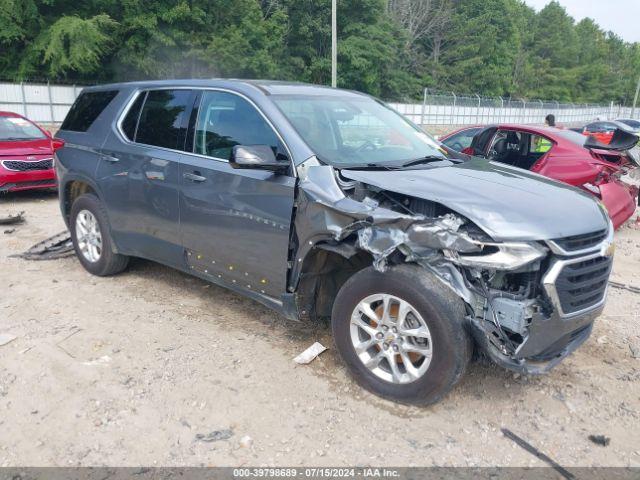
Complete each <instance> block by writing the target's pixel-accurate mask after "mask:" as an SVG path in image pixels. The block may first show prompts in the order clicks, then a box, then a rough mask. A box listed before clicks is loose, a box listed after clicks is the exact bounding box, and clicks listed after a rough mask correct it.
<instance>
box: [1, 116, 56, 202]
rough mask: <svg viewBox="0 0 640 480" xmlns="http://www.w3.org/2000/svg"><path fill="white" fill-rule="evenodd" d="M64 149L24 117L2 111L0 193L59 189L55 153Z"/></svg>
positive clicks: (47, 133)
mask: <svg viewBox="0 0 640 480" xmlns="http://www.w3.org/2000/svg"><path fill="white" fill-rule="evenodd" d="M63 146H64V141H62V140H59V139H54V138H52V137H51V134H50V133H49V132H47V131H46V130H44V129H42V128H40V127H39V126H38V125H36V124H35V123H33V122H32V121H30V120H28V119H26V118H24V117H23V116H22V115H18V114H17V113H11V112H0V192H14V191H17V190H31V189H36V188H55V187H56V174H55V171H54V169H53V154H54V152H55V151H56V150H58V149H60V148H62V147H63Z"/></svg>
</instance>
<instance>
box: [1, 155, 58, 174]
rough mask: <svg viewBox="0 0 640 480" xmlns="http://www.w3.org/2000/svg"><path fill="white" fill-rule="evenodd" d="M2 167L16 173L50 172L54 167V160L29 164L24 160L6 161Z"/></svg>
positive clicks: (49, 159)
mask: <svg viewBox="0 0 640 480" xmlns="http://www.w3.org/2000/svg"><path fill="white" fill-rule="evenodd" d="M2 166H3V167H4V168H6V169H7V170H13V171H16V172H28V171H31V170H49V169H51V168H52V167H53V159H51V158H47V159H45V160H38V161H35V162H27V161H23V160H5V161H4V162H2Z"/></svg>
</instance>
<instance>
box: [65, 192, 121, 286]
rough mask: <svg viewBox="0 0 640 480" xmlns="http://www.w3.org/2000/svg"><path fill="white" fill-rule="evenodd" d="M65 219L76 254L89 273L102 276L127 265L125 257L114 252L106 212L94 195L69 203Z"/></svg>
mask: <svg viewBox="0 0 640 480" xmlns="http://www.w3.org/2000/svg"><path fill="white" fill-rule="evenodd" d="M69 220H70V221H69V226H70V230H71V240H72V241H73V247H74V249H75V251H76V255H77V256H78V260H80V263H81V264H82V266H83V267H84V268H85V269H86V270H87V271H88V272H89V273H92V274H93V275H98V276H100V277H104V276H108V275H114V274H116V273H120V272H121V271H123V270H124V269H125V268H127V265H128V263H129V257H128V256H126V255H120V254H117V253H114V251H113V245H112V244H111V237H110V235H109V224H108V222H107V213H106V212H105V209H104V207H103V205H102V203H100V200H99V199H98V198H97V197H96V196H95V195H92V194H90V193H87V194H84V195H80V196H79V197H78V198H77V199H76V200H75V201H74V202H73V205H72V206H71V215H70V218H69Z"/></svg>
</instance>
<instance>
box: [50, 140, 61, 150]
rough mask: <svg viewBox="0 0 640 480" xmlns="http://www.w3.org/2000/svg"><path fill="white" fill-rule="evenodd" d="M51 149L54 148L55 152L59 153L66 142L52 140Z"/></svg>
mask: <svg viewBox="0 0 640 480" xmlns="http://www.w3.org/2000/svg"><path fill="white" fill-rule="evenodd" d="M51 147H52V148H53V151H54V152H57V151H58V150H60V149H61V148H62V147H64V140H62V139H61V138H54V139H52V140H51Z"/></svg>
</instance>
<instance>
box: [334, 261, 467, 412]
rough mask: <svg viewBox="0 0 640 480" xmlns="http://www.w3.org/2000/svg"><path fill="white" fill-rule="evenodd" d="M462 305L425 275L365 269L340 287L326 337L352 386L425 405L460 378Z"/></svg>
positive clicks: (406, 269) (463, 363) (403, 269)
mask: <svg viewBox="0 0 640 480" xmlns="http://www.w3.org/2000/svg"><path fill="white" fill-rule="evenodd" d="M464 317H465V308H464V303H463V301H462V300H461V299H460V298H459V297H458V296H457V295H456V294H455V293H454V292H453V291H451V290H450V289H449V288H448V287H446V286H445V285H444V284H442V282H440V281H439V280H438V279H437V278H436V277H435V276H434V275H433V274H432V273H430V272H428V271H427V270H425V269H424V268H420V267H418V266H415V265H400V266H396V267H392V268H390V269H389V270H388V271H386V272H384V273H381V272H378V271H376V270H374V269H373V267H369V268H366V269H364V270H361V271H360V272H358V273H356V274H355V275H353V276H352V277H351V278H350V279H349V280H347V282H346V283H345V284H344V285H343V286H342V288H341V289H340V291H339V292H338V295H337V297H336V300H335V303H334V307H333V312H332V322H331V323H332V330H333V337H334V342H335V344H336V347H337V349H338V352H339V353H340V356H341V357H342V359H343V360H344V362H345V363H346V364H347V367H348V368H349V370H350V372H351V374H352V375H353V376H354V378H355V379H356V381H357V382H358V383H359V384H360V385H361V386H363V387H364V388H366V389H367V390H369V391H371V392H372V393H374V394H376V395H379V396H381V397H384V398H387V399H389V400H394V401H398V402H401V403H407V404H413V405H429V404H432V403H436V402H438V401H439V400H440V399H442V398H443V397H444V396H445V395H446V394H447V393H448V392H449V391H450V390H451V389H452V388H453V386H454V385H455V384H456V383H457V382H458V381H459V380H460V378H461V377H462V375H463V374H464V372H465V369H466V367H467V364H468V363H469V360H470V358H471V354H472V351H473V343H472V340H471V337H470V336H469V333H468V332H467V330H466V328H465V326H464Z"/></svg>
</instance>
